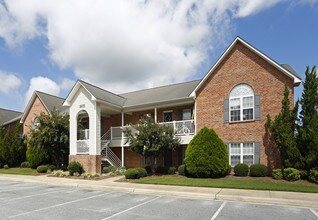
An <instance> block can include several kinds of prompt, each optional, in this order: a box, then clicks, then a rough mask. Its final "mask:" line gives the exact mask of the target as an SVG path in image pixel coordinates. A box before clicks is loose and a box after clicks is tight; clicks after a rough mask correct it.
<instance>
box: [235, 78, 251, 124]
mask: <svg viewBox="0 0 318 220" xmlns="http://www.w3.org/2000/svg"><path fill="white" fill-rule="evenodd" d="M241 85H247V86H248V87H250V86H249V85H248V84H239V85H236V86H235V87H234V88H233V89H235V88H236V87H238V86H241ZM233 89H232V91H233ZM250 89H251V90H252V91H253V89H252V87H250ZM248 97H252V98H253V105H252V107H250V108H244V107H243V99H244V98H248ZM254 97H255V95H254V91H253V95H240V96H231V95H230V98H229V122H241V121H253V120H255V109H254V106H255V98H254ZM233 99H240V109H239V110H240V120H237V121H232V119H231V112H232V111H237V110H231V106H232V105H231V104H232V100H233ZM245 109H253V118H252V119H247V120H244V119H243V110H245Z"/></svg>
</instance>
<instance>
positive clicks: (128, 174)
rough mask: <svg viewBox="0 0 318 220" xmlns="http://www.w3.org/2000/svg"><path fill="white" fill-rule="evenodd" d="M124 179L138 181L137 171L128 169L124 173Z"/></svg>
mask: <svg viewBox="0 0 318 220" xmlns="http://www.w3.org/2000/svg"><path fill="white" fill-rule="evenodd" d="M124 175H125V177H126V179H139V178H140V176H139V171H138V170H137V169H135V168H130V169H128V170H126V172H125V174H124Z"/></svg>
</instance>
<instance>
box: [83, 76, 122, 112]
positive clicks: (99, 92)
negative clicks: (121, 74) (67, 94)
mask: <svg viewBox="0 0 318 220" xmlns="http://www.w3.org/2000/svg"><path fill="white" fill-rule="evenodd" d="M80 82H81V84H82V85H83V86H84V87H85V88H86V89H87V90H88V91H89V92H90V93H91V94H92V95H93V96H94V97H95V98H96V99H98V100H102V101H106V102H110V103H111V104H114V105H117V106H119V107H122V106H123V105H124V103H125V101H126V99H125V98H124V97H122V96H120V95H116V94H114V93H112V92H109V91H107V90H104V89H101V88H99V87H97V86H94V85H92V84H89V83H87V82H85V81H82V80H80Z"/></svg>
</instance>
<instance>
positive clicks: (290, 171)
mask: <svg viewBox="0 0 318 220" xmlns="http://www.w3.org/2000/svg"><path fill="white" fill-rule="evenodd" d="M284 179H285V180H288V181H297V180H300V172H299V170H297V169H294V168H286V169H284Z"/></svg>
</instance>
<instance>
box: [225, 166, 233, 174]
mask: <svg viewBox="0 0 318 220" xmlns="http://www.w3.org/2000/svg"><path fill="white" fill-rule="evenodd" d="M231 171H232V167H231V166H229V169H228V170H227V172H226V175H230V174H231Z"/></svg>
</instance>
